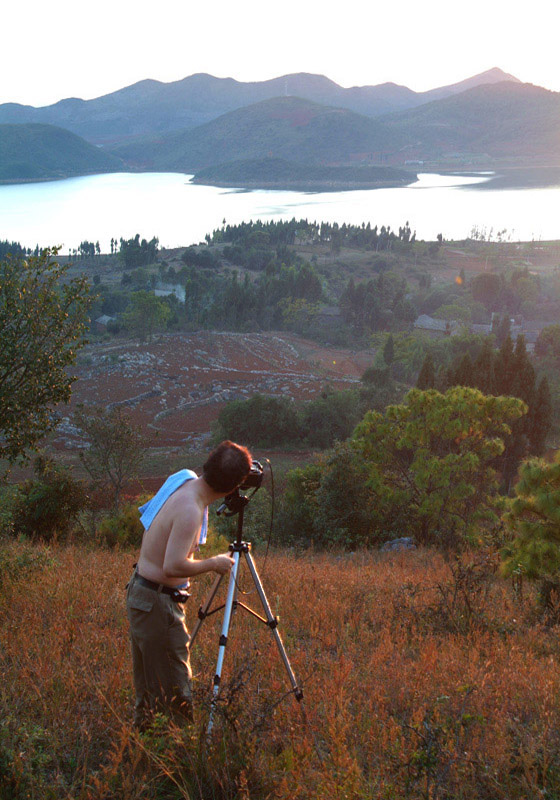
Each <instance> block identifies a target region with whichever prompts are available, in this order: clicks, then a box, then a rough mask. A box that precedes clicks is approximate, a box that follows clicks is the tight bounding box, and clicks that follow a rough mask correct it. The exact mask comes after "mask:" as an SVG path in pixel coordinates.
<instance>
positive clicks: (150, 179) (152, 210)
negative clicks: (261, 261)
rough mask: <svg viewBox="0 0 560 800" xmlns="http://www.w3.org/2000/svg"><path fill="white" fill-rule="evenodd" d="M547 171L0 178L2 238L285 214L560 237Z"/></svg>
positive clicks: (191, 232) (451, 235) (172, 230)
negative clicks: (311, 186) (338, 188)
mask: <svg viewBox="0 0 560 800" xmlns="http://www.w3.org/2000/svg"><path fill="white" fill-rule="evenodd" d="M525 173H527V171H525ZM548 176H549V181H548V182H549V183H552V184H553V185H549V186H543V185H542V183H543V181H542V180H541V181H536V183H537V184H538V185H536V186H535V185H534V184H535V181H533V184H531V180H525V179H524V181H523V185H524V186H527V188H519V187H516V186H514V187H513V188H511V181H509V182H508V181H505V182H504V181H503V180H502V181H501V182H500V180H499V179H498V178H495V177H494V176H493V173H478V174H471V175H465V174H462V175H436V174H432V173H424V174H421V175H419V180H418V181H417V182H416V183H414V184H411V185H410V186H407V187H404V188H403V187H399V188H395V189H373V190H372V189H367V190H359V191H350V192H329V193H326V192H325V193H306V192H289V191H271V190H266V191H264V190H254V191H244V190H237V189H220V188H217V187H214V186H197V185H194V184H191V183H189V179H190V177H191V176H190V175H184V174H178V173H140V174H138V173H113V174H108V175H89V176H85V177H81V178H70V179H67V180H61V181H51V182H47V183H28V184H15V185H7V186H0V240H4V239H8V240H9V241H18V242H20V243H21V244H22V245H25V246H26V247H30V246H31V247H34V246H35V244H39V245H40V246H41V247H45V246H48V245H61V246H62V248H63V250H62V252H63V253H67V252H68V250H69V249H70V248H75V247H78V245H79V244H80V242H81V241H83V240H86V239H87V240H89V241H94V242H95V241H99V243H100V245H101V250H102V252H108V251H109V249H110V247H109V243H110V240H111V238H115V239H120V238H121V237H123V238H125V239H128V238H131V237H132V236H134V235H135V234H136V233H139V234H140V235H141V237H143V238H146V239H150V238H152V236H157V237H158V238H159V240H160V244H161V245H162V246H163V247H178V246H181V245H187V244H192V243H197V242H199V241H202V240H203V239H204V236H205V234H206V233H211V232H212V231H213V230H214V229H215V228H217V227H220V226H221V224H222V220H224V219H225V220H226V221H227V222H228V223H239V222H242V221H249V220H256V219H262V220H269V219H291V218H292V217H295V218H296V219H301V218H304V219H305V218H307V219H309V220H314V221H317V222H320V221H325V222H339V223H343V222H347V223H353V224H361V223H362V222H366V223H367V222H370V223H371V224H372V225H379V226H381V225H386V226H387V225H390V226H391V227H392V228H393V229H398V227H399V226H401V225H404V223H405V222H406V221H409V223H410V226H411V228H412V229H413V230H416V232H417V237H418V238H420V239H432V240H433V239H435V238H436V236H437V234H438V233H442V234H443V236H444V237H445V238H446V239H464V238H466V237H467V236H469V235H470V233H471V231H472V229H473V227H476V228H478V230H480V231H485V232H486V233H487V234H488V233H489V232H490V231H491V230H492V231H493V232H494V236H495V235H496V233H497V232H498V231H504V230H505V231H506V232H507V233H506V234H505V238H511V239H512V240H514V241H526V240H532V239H560V214H559V213H558V209H559V208H560V170H557V171H556V173H554V172H550V173H548ZM551 176H552V177H551ZM514 183H515V182H514ZM544 183H546V180H545V181H544ZM539 184H540V185H539ZM494 187H495V188H494ZM489 189H490V190H491V189H493V191H489Z"/></svg>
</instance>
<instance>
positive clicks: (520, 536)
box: [503, 453, 560, 579]
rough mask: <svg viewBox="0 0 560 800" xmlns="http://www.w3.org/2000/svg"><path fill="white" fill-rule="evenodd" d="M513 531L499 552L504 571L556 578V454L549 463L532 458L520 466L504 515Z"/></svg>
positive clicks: (559, 485)
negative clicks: (511, 497) (509, 503)
mask: <svg viewBox="0 0 560 800" xmlns="http://www.w3.org/2000/svg"><path fill="white" fill-rule="evenodd" d="M505 520H506V523H507V525H508V527H509V528H510V530H511V531H512V532H513V534H514V538H513V541H512V543H511V545H509V546H508V547H507V548H506V549H505V550H504V552H503V558H504V572H505V573H506V574H512V573H514V572H518V571H522V572H523V573H524V574H525V575H527V577H529V578H533V579H538V578H547V577H548V578H557V577H558V575H559V573H560V454H559V453H557V454H556V458H555V459H554V463H553V464H547V463H546V462H545V461H543V460H542V459H538V458H534V459H530V460H529V461H526V462H525V464H523V466H522V467H521V470H520V480H519V483H518V484H517V485H516V487H515V498H514V500H513V501H512V504H511V510H510V511H509V513H508V514H507V515H506V517H505Z"/></svg>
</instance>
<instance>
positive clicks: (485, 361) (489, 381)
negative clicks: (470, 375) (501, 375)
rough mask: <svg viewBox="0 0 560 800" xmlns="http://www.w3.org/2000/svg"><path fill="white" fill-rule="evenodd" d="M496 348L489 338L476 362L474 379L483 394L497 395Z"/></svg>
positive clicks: (485, 341)
mask: <svg viewBox="0 0 560 800" xmlns="http://www.w3.org/2000/svg"><path fill="white" fill-rule="evenodd" d="M494 360H495V356H494V347H493V345H492V339H491V338H490V337H489V336H488V337H486V339H485V340H484V342H483V345H482V349H481V351H480V353H479V354H478V356H477V358H476V360H475V362H474V379H475V383H476V388H477V389H480V391H481V392H482V393H483V394H496V374H495V371H494Z"/></svg>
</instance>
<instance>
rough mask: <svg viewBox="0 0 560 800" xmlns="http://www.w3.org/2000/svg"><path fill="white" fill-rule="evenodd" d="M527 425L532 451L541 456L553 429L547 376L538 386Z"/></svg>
mask: <svg viewBox="0 0 560 800" xmlns="http://www.w3.org/2000/svg"><path fill="white" fill-rule="evenodd" d="M527 424H528V431H527V433H528V437H529V447H530V451H531V453H532V454H533V455H535V456H541V455H542V454H543V453H544V451H545V448H546V439H547V436H548V434H549V432H550V429H551V427H552V400H551V397H550V388H549V385H548V379H547V377H546V375H544V376H543V377H542V378H541V380H540V381H539V384H538V386H537V390H536V392H535V399H534V401H533V404H532V406H531V408H530V409H529V419H528V421H527Z"/></svg>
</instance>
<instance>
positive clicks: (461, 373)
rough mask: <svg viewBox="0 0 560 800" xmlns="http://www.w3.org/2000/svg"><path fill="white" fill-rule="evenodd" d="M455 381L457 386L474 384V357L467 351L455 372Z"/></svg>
mask: <svg viewBox="0 0 560 800" xmlns="http://www.w3.org/2000/svg"><path fill="white" fill-rule="evenodd" d="M453 383H454V384H455V385H456V386H474V385H475V375H474V369H473V363H472V359H471V357H470V354H469V353H465V355H464V356H463V357H462V359H461V360H460V362H459V366H458V367H457V369H456V370H455V372H454V374H453Z"/></svg>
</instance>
